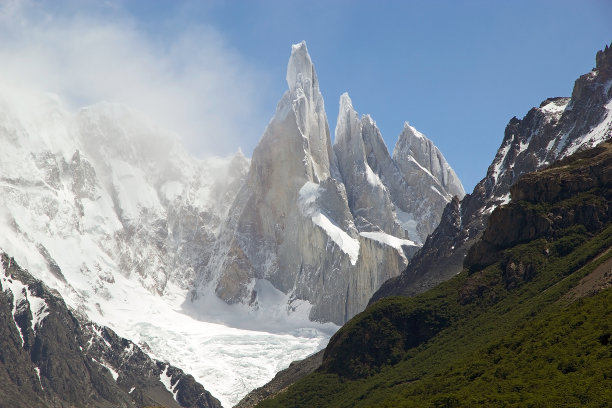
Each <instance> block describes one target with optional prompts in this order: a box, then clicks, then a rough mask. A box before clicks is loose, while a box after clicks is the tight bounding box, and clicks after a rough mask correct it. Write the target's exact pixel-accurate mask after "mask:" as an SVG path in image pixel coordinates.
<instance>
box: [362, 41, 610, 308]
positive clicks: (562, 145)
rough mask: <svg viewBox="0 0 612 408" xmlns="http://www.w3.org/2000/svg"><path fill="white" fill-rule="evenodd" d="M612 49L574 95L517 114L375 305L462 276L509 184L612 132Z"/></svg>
mask: <svg viewBox="0 0 612 408" xmlns="http://www.w3.org/2000/svg"><path fill="white" fill-rule="evenodd" d="M611 100H612V48H611V47H608V46H606V48H605V49H604V50H603V51H599V52H598V53H597V55H596V67H595V69H594V70H593V71H591V72H589V73H588V74H585V75H582V76H581V77H580V78H578V79H577V80H576V82H575V84H574V89H573V92H572V96H571V98H549V99H546V100H545V101H544V102H542V103H541V104H540V106H539V107H538V108H533V109H531V110H530V111H529V112H528V113H527V115H525V117H524V118H523V119H518V118H516V117H514V118H512V119H511V120H510V122H509V123H508V125H507V126H506V129H505V132H504V139H503V141H502V144H501V146H500V148H499V150H498V152H497V154H496V156H495V159H494V160H493V162H492V163H491V165H490V166H489V169H488V171H487V175H486V177H485V178H483V179H482V180H481V181H480V182H479V183H478V184H477V185H476V187H475V188H474V191H473V192H472V194H468V195H466V196H465V197H464V199H463V200H461V201H460V202H459V201H458V200H454V201H453V202H451V203H449V204H448V205H447V208H446V210H445V212H444V216H443V217H442V220H441V222H440V224H439V226H438V227H437V228H436V230H435V231H434V232H433V233H432V234H431V235H430V236H429V237H428V238H427V241H426V242H425V244H424V246H423V247H422V248H421V249H420V250H419V252H417V253H416V255H415V256H414V257H413V258H412V259H411V260H410V262H409V264H408V266H407V268H406V269H405V270H404V271H403V272H402V273H401V274H400V275H399V276H398V277H396V278H392V279H390V280H388V281H386V282H385V283H384V284H383V285H382V286H381V288H380V289H379V290H378V291H377V292H376V293H375V294H374V295H373V297H372V299H371V300H370V303H371V302H373V301H375V300H377V299H381V298H383V297H386V296H392V295H406V296H412V295H415V294H417V293H420V292H423V291H425V290H427V289H429V288H431V287H434V286H436V285H437V284H439V283H440V282H443V281H445V280H447V279H449V278H450V277H452V276H454V275H455V274H457V273H458V272H459V271H460V270H461V268H462V267H463V261H464V258H465V256H466V255H467V253H468V250H469V249H470V247H471V246H472V245H473V244H474V243H475V242H476V241H477V240H478V238H479V237H480V236H481V234H482V232H483V231H484V229H485V227H486V225H487V221H488V218H489V216H490V215H491V213H492V212H493V210H494V209H495V208H496V207H498V206H499V205H501V204H504V203H506V202H508V201H509V198H510V193H511V191H510V186H512V185H513V184H514V183H515V182H516V181H517V180H518V179H519V178H520V177H521V176H522V175H523V174H526V173H530V172H533V171H536V170H540V169H542V168H545V167H546V166H548V165H549V164H550V163H552V162H553V161H555V160H558V159H561V158H564V157H567V156H569V155H570V154H572V153H574V152H577V151H582V150H585V149H588V148H591V147H593V146H594V145H596V144H597V143H599V142H600V141H602V140H606V139H609V138H610V137H611V136H612V113H611V112H610V109H611V106H610V101H611Z"/></svg>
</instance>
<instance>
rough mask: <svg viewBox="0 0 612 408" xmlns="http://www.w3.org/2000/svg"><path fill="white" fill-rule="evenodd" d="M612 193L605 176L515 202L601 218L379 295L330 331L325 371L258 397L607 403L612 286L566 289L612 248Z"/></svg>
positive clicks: (360, 403) (435, 403)
mask: <svg viewBox="0 0 612 408" xmlns="http://www.w3.org/2000/svg"><path fill="white" fill-rule="evenodd" d="M583 156H584V158H583V159H581V160H586V159H588V158H589V157H592V156H589V155H588V154H585V155H583ZM569 164H571V166H569ZM569 164H566V165H565V167H563V166H561V167H559V166H557V167H556V169H557V171H563V169H565V168H568V167H571V168H574V167H575V166H574V165H575V161H574V162H569ZM609 196H610V188H609V186H606V187H605V188H601V189H596V190H590V191H588V192H587V193H584V194H581V193H578V194H576V195H572V196H571V197H567V198H565V199H563V200H561V201H560V202H557V203H539V204H528V203H526V202H519V203H515V204H516V205H518V206H521V207H523V208H525V209H526V210H525V211H533V210H535V212H536V213H537V216H538V217H549V218H550V217H551V215H550V214H553V216H554V215H555V213H556V212H557V210H559V209H560V211H562V212H563V214H574V213H575V214H578V213H579V211H584V209H585V208H588V209H589V211H590V213H591V214H596V215H597V216H596V218H597V223H592V222H589V217H588V213H585V214H586V215H587V216H584V217H582V218H575V219H574V221H575V220H578V219H580V220H582V219H584V220H586V222H585V223H575V222H573V223H570V225H565V224H564V220H566V219H567V218H563V217H557V219H558V221H555V222H553V225H552V230H550V229H549V230H547V231H546V233H545V234H544V235H540V236H535V237H534V238H533V239H532V240H531V241H528V242H525V241H524V240H521V241H519V242H515V243H511V244H509V245H502V246H500V247H499V248H502V249H499V253H498V254H497V255H496V256H495V257H493V258H491V259H495V260H496V261H495V263H492V264H491V265H488V266H486V267H484V268H472V269H469V268H466V269H465V270H464V271H463V272H462V273H461V274H459V275H457V276H456V277H455V278H453V279H451V280H449V281H447V282H445V283H443V284H441V285H439V286H438V287H436V288H434V289H433V290H430V291H428V292H426V293H423V294H421V295H419V296H416V297H414V298H400V297H396V298H387V299H383V300H381V301H379V302H377V303H375V304H373V305H372V306H371V307H369V308H368V309H366V310H365V311H364V312H363V313H361V314H359V315H357V316H356V317H355V318H353V319H352V320H351V321H349V322H348V323H347V324H346V325H345V326H344V327H342V328H341V329H340V330H339V331H338V333H336V335H335V336H334V337H333V338H332V339H331V341H330V344H329V346H328V348H327V349H326V352H325V357H324V361H323V366H322V367H321V368H320V369H319V370H318V371H317V372H315V373H313V374H311V375H309V376H307V377H306V378H304V379H302V380H301V381H299V382H297V383H296V384H294V385H293V386H291V387H290V388H289V389H288V390H287V391H285V392H283V393H281V394H279V395H278V396H277V397H276V398H275V399H273V400H268V401H264V402H262V403H261V404H260V405H258V406H259V407H264V408H271V407H473V406H486V407H566V406H567V407H575V406H590V407H608V406H610V403H611V401H612V289H604V288H601V289H602V290H601V291H599V292H598V293H597V294H596V295H594V296H590V297H584V298H579V299H578V300H575V301H570V300H568V299H569V298H568V297H564V296H565V295H566V294H567V293H568V292H569V291H570V290H572V288H574V287H576V285H577V284H578V283H579V282H580V280H581V279H582V278H584V277H585V276H587V275H588V274H590V273H591V272H593V271H594V270H595V269H596V268H597V267H598V266H599V265H601V264H603V263H604V262H608V261H610V259H612V250H610V248H611V247H612V225H610V222H609V221H610V220H609V218H610V217H609V214H610V210H609V209H608V203H609V198H610V197H609ZM513 211H514V212H513ZM513 211H508V212H507V213H508V214H509V216H512V215H513V214H516V207H515V210H513ZM506 221H507V220H506ZM566 224H567V223H566Z"/></svg>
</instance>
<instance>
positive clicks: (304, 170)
mask: <svg viewBox="0 0 612 408" xmlns="http://www.w3.org/2000/svg"><path fill="white" fill-rule="evenodd" d="M287 84H288V88H289V89H288V90H287V91H286V92H285V94H284V95H283V97H282V99H281V100H280V102H279V103H278V106H277V109H276V113H275V114H274V116H273V118H272V119H271V121H270V123H269V124H268V126H267V128H266V130H265V132H264V135H263V136H262V139H261V141H260V143H259V144H258V146H257V147H256V149H255V151H254V152H253V158H252V161H251V167H250V170H249V173H248V175H247V180H246V183H245V184H244V185H243V186H242V188H241V189H240V191H239V193H238V195H237V197H236V200H235V202H234V203H233V205H232V207H231V209H230V211H229V215H228V218H227V220H226V222H225V224H224V225H223V227H222V228H221V233H220V236H219V239H218V241H217V243H216V244H215V249H214V251H213V255H212V257H211V261H210V263H209V264H208V266H207V267H206V268H205V269H204V270H203V271H204V273H202V274H201V275H200V276H199V280H198V288H197V290H196V292H195V293H194V299H196V300H197V299H202V298H209V297H211V296H215V295H216V296H218V297H219V298H221V299H223V300H224V301H226V302H227V303H230V304H248V305H249V306H250V307H251V308H252V309H255V310H256V309H257V308H259V307H260V306H261V305H262V304H263V303H267V302H268V301H267V300H266V298H265V296H264V292H265V293H267V294H269V293H270V291H268V290H266V291H262V289H263V288H264V286H266V285H268V286H269V285H270V284H271V285H272V286H273V288H274V289H273V290H272V292H273V293H274V296H276V297H277V298H278V299H283V300H284V301H285V302H286V303H287V304H286V309H287V310H289V311H294V310H300V311H302V313H308V316H309V317H310V319H312V320H317V321H331V322H334V323H336V324H342V323H344V322H345V321H347V320H348V319H349V318H351V317H352V316H354V315H355V314H356V313H358V312H360V311H361V310H363V308H364V307H365V305H366V304H367V301H368V299H369V298H370V296H371V294H372V293H374V291H375V290H377V289H378V287H379V286H380V285H381V284H382V282H384V281H385V280H386V279H388V278H391V277H393V276H395V275H397V274H398V273H399V271H400V270H402V269H403V268H404V267H405V266H406V264H407V262H408V260H409V259H410V257H411V256H412V254H413V253H414V252H415V251H416V249H417V248H418V247H419V246H420V245H421V243H422V242H423V241H424V240H425V238H426V237H427V235H428V234H429V233H430V232H431V231H432V230H433V228H435V226H436V225H437V223H438V222H439V220H440V216H441V214H442V210H443V209H444V207H445V205H446V204H447V203H448V202H450V201H451V199H452V197H453V195H458V196H459V198H462V197H463V195H464V193H463V187H462V186H461V183H460V181H459V179H458V178H457V176H456V175H455V173H454V172H453V170H452V169H451V168H450V166H449V165H448V163H447V162H446V160H445V159H444V157H443V156H442V154H441V153H440V152H439V151H438V149H437V148H436V147H435V146H434V145H433V143H432V142H431V141H429V140H428V139H426V138H425V137H424V136H423V135H422V134H420V133H419V132H418V131H416V129H414V128H412V127H410V126H409V125H406V127H405V129H404V131H403V132H402V134H401V135H400V138H399V140H398V142H397V145H396V148H395V151H394V154H393V158H392V157H391V156H390V155H389V152H388V150H387V147H386V146H385V144H384V141H383V139H382V136H381V134H380V131H379V130H378V128H377V127H376V123H375V122H374V121H373V120H372V118H371V117H369V116H367V115H366V116H364V117H362V118H361V119H360V118H359V116H358V114H357V112H356V111H355V109H354V108H353V106H352V103H351V100H350V98H349V96H348V94H344V95H342V96H341V98H340V110H339V115H338V121H337V126H336V135H335V143H334V145H333V146H332V143H331V138H330V134H329V133H330V132H329V126H328V122H327V116H326V113H325V107H324V102H323V97H322V95H321V93H320V90H319V83H318V80H317V75H316V72H315V69H314V65H313V63H312V61H311V59H310V56H309V55H308V51H307V48H306V44H305V43H303V42H302V43H300V44H296V45H294V46H293V48H292V53H291V57H290V59H289V63H288V67H287Z"/></svg>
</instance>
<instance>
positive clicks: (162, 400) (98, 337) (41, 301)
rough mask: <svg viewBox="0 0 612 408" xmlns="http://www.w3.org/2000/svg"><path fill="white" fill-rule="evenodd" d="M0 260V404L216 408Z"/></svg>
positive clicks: (188, 381)
mask: <svg viewBox="0 0 612 408" xmlns="http://www.w3.org/2000/svg"><path fill="white" fill-rule="evenodd" d="M0 258H1V266H0V267H1V269H2V271H1V274H0V320H2V322H1V324H0V346H1V347H0V379H2V381H0V395H2V399H1V400H0V407H3V408H4V407H7V408H8V407H50V408H51V407H58V408H59V407H65V406H90V407H109V408H110V407H145V406H152V405H162V406H165V407H198V408H213V407H214V408H217V407H221V404H220V403H219V401H217V400H216V399H215V398H214V397H212V396H211V395H210V393H208V392H207V391H206V390H205V389H204V388H203V387H202V386H201V385H200V384H198V383H196V382H195V381H194V379H193V377H191V376H190V375H187V374H185V373H183V371H181V370H180V369H178V368H176V367H172V366H170V365H168V364H167V363H163V362H159V361H154V360H152V359H151V358H150V357H148V356H147V355H146V354H145V353H144V352H143V351H142V350H141V349H140V348H139V347H138V346H137V345H135V344H134V343H132V342H131V341H129V340H126V339H123V338H120V337H118V336H117V335H116V334H115V333H114V332H113V331H112V330H110V329H108V328H106V327H103V326H98V325H96V324H94V323H91V322H88V321H86V320H85V319H84V318H83V317H80V316H78V315H76V314H75V313H73V312H72V311H71V310H69V309H68V308H67V306H66V304H65V303H64V301H63V299H61V297H59V296H58V295H57V294H56V293H53V292H52V291H51V290H50V289H49V288H48V287H47V286H46V285H45V284H44V283H42V282H41V281H39V280H37V279H35V278H33V277H32V276H31V275H30V274H29V273H28V272H27V271H25V270H23V269H21V268H20V267H19V265H17V264H16V262H15V260H14V259H13V258H10V257H9V256H8V255H6V254H5V253H2V254H0Z"/></svg>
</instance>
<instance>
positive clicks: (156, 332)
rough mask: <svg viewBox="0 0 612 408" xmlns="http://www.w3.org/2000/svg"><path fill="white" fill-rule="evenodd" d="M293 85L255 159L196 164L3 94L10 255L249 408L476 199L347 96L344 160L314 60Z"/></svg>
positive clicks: (97, 111)
mask: <svg viewBox="0 0 612 408" xmlns="http://www.w3.org/2000/svg"><path fill="white" fill-rule="evenodd" d="M287 83H288V85H289V89H288V91H287V92H286V93H285V95H284V96H283V98H282V99H281V101H280V102H279V104H278V107H277V111H276V114H275V115H274V117H273V118H272V120H271V121H270V123H269V125H268V127H267V129H266V130H265V133H264V135H263V137H262V139H261V141H260V143H259V145H258V146H257V148H256V149H255V151H254V153H253V158H252V160H249V159H247V158H245V157H244V155H243V154H242V153H241V152H240V151H238V153H236V154H235V155H233V156H231V157H227V158H207V159H198V158H195V157H193V156H192V155H190V154H189V153H188V152H186V151H185V149H184V148H183V147H182V146H181V144H180V143H179V142H178V140H177V138H176V137H175V136H173V135H172V134H169V133H167V132H165V131H163V130H161V129H158V128H157V127H156V126H155V125H153V124H152V123H151V122H150V121H149V120H147V119H146V118H143V117H141V116H140V115H139V114H137V113H135V112H133V111H130V110H129V109H128V108H126V107H123V106H120V105H116V104H111V103H100V104H97V105H94V106H90V107H86V108H83V109H80V110H78V111H76V112H72V111H70V110H68V109H66V108H64V107H63V105H62V103H61V101H60V98H59V97H56V96H53V95H38V94H32V93H29V92H25V91H23V90H18V91H17V90H14V89H12V88H9V87H6V86H3V87H2V88H1V89H0V145H1V146H2V150H1V151H2V154H0V250H1V251H3V252H5V253H7V254H8V255H9V256H11V257H14V258H15V260H16V262H18V263H19V265H21V266H22V267H24V268H25V269H27V270H28V271H29V273H31V274H32V275H33V276H34V278H36V279H40V280H42V281H43V282H44V283H45V284H46V285H48V286H49V287H50V288H51V289H53V290H56V291H57V292H58V293H59V295H61V297H62V298H63V299H64V300H65V302H66V304H67V306H68V307H69V308H70V309H71V310H73V311H74V312H75V313H77V314H79V315H83V316H87V318H88V319H91V320H92V321H94V322H95V323H97V324H101V325H106V326H108V327H110V328H112V329H113V330H114V331H116V332H117V333H118V335H120V336H122V337H125V338H128V339H130V340H131V341H133V342H135V343H137V344H140V345H141V346H142V348H143V349H144V350H148V352H149V354H150V355H151V356H152V357H155V358H157V359H160V360H164V361H168V362H169V363H171V364H173V365H174V366H177V367H181V368H182V369H184V370H185V371H186V372H188V373H190V374H193V375H194V377H195V378H196V380H198V381H200V382H202V384H203V385H205V387H206V388H207V389H209V390H210V391H211V392H212V393H213V395H215V396H216V397H218V398H219V399H220V400H221V402H222V403H223V404H224V405H225V406H228V405H230V404H232V403H235V402H237V401H238V400H239V399H240V398H241V397H242V396H243V395H244V394H245V393H246V392H248V391H249V390H251V389H253V388H255V387H257V386H260V385H262V384H263V383H265V382H266V381H267V380H268V379H269V378H271V377H272V376H273V375H274V374H275V373H276V372H277V371H278V370H280V369H283V368H285V367H287V366H288V364H289V363H290V362H291V361H292V360H295V359H298V358H302V357H304V356H306V355H308V354H310V353H312V352H315V351H317V350H319V349H321V348H322V347H323V346H324V345H325V343H326V341H327V340H328V339H329V336H330V335H331V334H332V333H333V332H334V331H335V330H336V329H337V326H336V325H335V324H333V323H336V324H341V323H343V322H344V321H346V320H347V319H348V318H350V317H351V316H353V315H354V314H356V313H358V312H360V311H361V310H362V309H363V307H364V306H365V305H366V303H367V301H368V299H369V298H370V296H371V294H372V293H373V292H374V291H375V290H376V289H377V288H378V287H379V286H380V284H381V283H382V282H383V281H385V280H386V279H388V278H390V277H392V276H395V275H396V274H397V273H399V271H400V270H402V269H403V268H404V267H405V266H406V264H407V262H408V260H409V259H410V257H411V256H412V254H413V253H414V252H415V251H416V250H417V248H418V247H419V246H420V245H421V244H422V242H423V241H424V239H425V237H426V236H427V234H428V233H429V232H430V231H431V230H432V229H433V228H434V226H435V225H436V224H437V222H438V220H439V218H440V215H441V211H442V209H443V208H444V206H445V205H446V203H447V202H449V201H450V200H451V199H452V196H453V195H459V196H460V197H461V196H463V189H462V187H461V183H460V182H459V180H458V179H457V177H456V176H455V174H454V172H453V171H452V169H451V168H450V166H449V165H448V163H446V161H445V160H444V157H443V156H442V155H441V153H440V152H439V151H438V150H437V149H436V148H435V146H433V144H432V143H431V142H430V141H429V140H427V139H426V138H425V137H424V136H423V135H421V134H420V133H418V131H416V130H415V129H414V128H412V127H410V126H408V125H406V127H405V129H404V132H402V134H401V135H400V137H399V140H398V143H397V146H396V148H395V151H394V153H393V157H392V156H391V155H390V154H389V151H388V149H387V147H386V146H385V144H384V141H383V139H382V136H381V134H380V131H379V130H378V128H377V127H376V123H375V122H374V121H373V120H372V118H370V117H369V116H367V115H366V116H363V117H361V118H359V116H358V114H357V112H356V111H355V109H354V108H353V106H352V103H351V100H350V98H349V97H348V95H347V94H345V95H343V96H342V97H341V100H340V108H341V109H340V114H339V118H338V125H337V128H336V137H335V144H333V145H332V143H331V138H330V132H329V126H328V122H327V116H326V113H325V107H324V103H323V98H322V96H321V93H320V92H319V86H318V80H317V77H316V73H315V70H314V66H313V64H312V61H311V60H310V56H309V55H308V52H307V49H306V45H305V44H304V43H302V44H298V45H295V46H293V49H292V54H291V58H290V60H289V65H288V69H287ZM192 300H194V301H192ZM42 319H43V318H42V317H41V320H42ZM311 320H314V321H323V322H333V323H317V322H313V321H311ZM216 323H224V325H219V324H216ZM228 326H232V327H228ZM262 330H265V331H262ZM264 343H265V344H273V345H274V347H272V348H270V347H267V346H262V344H264ZM262 348H263V349H264V350H265V352H264V351H262ZM245 359H246V360H248V361H250V363H248V364H245V363H244V361H245Z"/></svg>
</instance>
